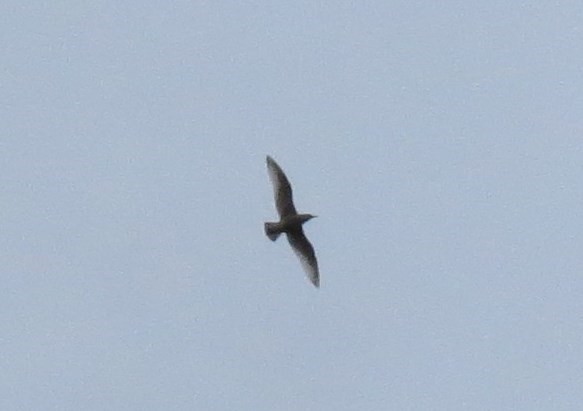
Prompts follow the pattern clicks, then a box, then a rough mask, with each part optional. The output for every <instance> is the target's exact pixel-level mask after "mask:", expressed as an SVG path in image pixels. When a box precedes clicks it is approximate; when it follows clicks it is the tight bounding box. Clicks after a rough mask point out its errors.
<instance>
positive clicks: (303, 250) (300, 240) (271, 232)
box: [265, 156, 320, 287]
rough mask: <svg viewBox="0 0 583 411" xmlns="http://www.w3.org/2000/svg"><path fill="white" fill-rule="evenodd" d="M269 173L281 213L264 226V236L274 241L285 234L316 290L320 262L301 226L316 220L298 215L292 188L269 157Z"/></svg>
mask: <svg viewBox="0 0 583 411" xmlns="http://www.w3.org/2000/svg"><path fill="white" fill-rule="evenodd" d="M267 171H268V172H269V178H270V180H271V184H272V185H273V194H274V196H275V207H276V208H277V212H278V214H279V221H278V222H276V223H265V234H266V235H267V237H269V239H270V240H271V241H275V240H277V238H278V237H279V236H280V234H282V233H285V234H286V236H287V240H288V241H289V244H290V245H291V247H292V249H293V250H294V253H295V254H296V255H297V256H298V258H299V259H300V262H301V263H302V267H303V268H304V271H305V272H306V274H307V276H308V278H309V279H310V281H311V282H312V284H314V285H315V286H316V287H319V286H320V274H319V272H318V261H317V260H316V254H315V253H314V247H312V244H310V242H309V241H308V239H307V238H306V235H305V234H304V230H303V228H302V225H303V224H304V223H305V222H307V221H309V220H311V219H312V218H314V217H316V216H315V215H311V214H298V212H297V211H296V208H295V206H294V202H293V198H292V188H291V185H290V183H289V181H288V179H287V177H286V176H285V173H284V172H283V170H282V169H281V167H280V166H279V165H278V164H277V163H276V162H275V160H274V159H273V158H271V157H270V156H267Z"/></svg>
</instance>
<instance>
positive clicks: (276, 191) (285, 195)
mask: <svg viewBox="0 0 583 411" xmlns="http://www.w3.org/2000/svg"><path fill="white" fill-rule="evenodd" d="M267 171H268V172H269V178H270V180H271V184H272V185H273V195H274V196H275V206H276V208H277V212H278V213H279V216H280V217H282V218H283V217H285V216H288V215H293V214H296V208H295V207H294V202H293V198H292V188H291V185H290V183H289V181H288V179H287V177H286V176H285V174H284V172H283V170H282V169H281V167H280V166H279V165H278V164H277V163H276V162H275V160H274V159H273V158H271V157H269V156H267Z"/></svg>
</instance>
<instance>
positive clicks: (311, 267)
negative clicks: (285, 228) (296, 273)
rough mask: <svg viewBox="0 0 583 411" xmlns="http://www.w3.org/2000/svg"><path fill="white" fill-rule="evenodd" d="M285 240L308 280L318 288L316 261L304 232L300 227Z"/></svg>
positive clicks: (312, 248)
mask: <svg viewBox="0 0 583 411" xmlns="http://www.w3.org/2000/svg"><path fill="white" fill-rule="evenodd" d="M287 239H288V241H289V244H290V245H291V247H292V249H293V250H294V253H296V255H297V256H298V258H299V259H300V262H301V263H302V267H303V268H304V271H305V272H306V274H307V275H308V278H309V279H310V281H311V282H312V284H314V285H315V286H316V287H319V286H320V273H319V271H318V260H316V253H315V252H314V247H312V244H310V242H309V241H308V239H307V238H306V235H305V234H304V230H303V229H302V228H301V227H300V229H299V230H294V231H292V232H289V233H287Z"/></svg>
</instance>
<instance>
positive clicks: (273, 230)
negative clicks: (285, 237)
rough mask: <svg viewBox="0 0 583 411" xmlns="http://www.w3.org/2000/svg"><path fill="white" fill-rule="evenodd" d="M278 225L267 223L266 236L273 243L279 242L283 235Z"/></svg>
mask: <svg viewBox="0 0 583 411" xmlns="http://www.w3.org/2000/svg"><path fill="white" fill-rule="evenodd" d="M277 226H278V224H277V223H265V234H266V235H267V237H269V239H270V240H271V241H275V240H277V237H279V235H280V234H281V232H280V231H278V229H277Z"/></svg>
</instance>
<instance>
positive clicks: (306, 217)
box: [300, 214, 318, 224]
mask: <svg viewBox="0 0 583 411" xmlns="http://www.w3.org/2000/svg"><path fill="white" fill-rule="evenodd" d="M316 217H318V216H316V215H312V214H300V219H301V222H302V224H304V223H305V222H307V221H310V220H311V219H312V218H316Z"/></svg>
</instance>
